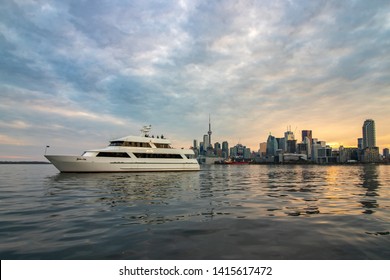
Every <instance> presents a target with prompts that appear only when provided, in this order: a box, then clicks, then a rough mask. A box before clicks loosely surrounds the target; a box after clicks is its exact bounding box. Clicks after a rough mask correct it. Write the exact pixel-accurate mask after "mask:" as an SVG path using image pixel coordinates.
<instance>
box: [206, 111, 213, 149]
mask: <svg viewBox="0 0 390 280" xmlns="http://www.w3.org/2000/svg"><path fill="white" fill-rule="evenodd" d="M207 133H208V135H209V143H210V145H211V143H212V142H211V133H212V132H211V122H210V115H209V131H208V132H207ZM207 148H208V147H207Z"/></svg>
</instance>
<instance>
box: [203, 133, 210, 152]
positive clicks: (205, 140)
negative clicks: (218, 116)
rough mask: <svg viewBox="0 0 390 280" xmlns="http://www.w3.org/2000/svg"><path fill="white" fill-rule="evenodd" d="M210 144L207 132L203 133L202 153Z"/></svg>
mask: <svg viewBox="0 0 390 280" xmlns="http://www.w3.org/2000/svg"><path fill="white" fill-rule="evenodd" d="M209 146H210V142H209V136H208V135H207V134H205V135H203V153H204V154H206V153H207V149H208V147H209Z"/></svg>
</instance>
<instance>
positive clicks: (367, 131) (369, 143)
mask: <svg viewBox="0 0 390 280" xmlns="http://www.w3.org/2000/svg"><path fill="white" fill-rule="evenodd" d="M367 126H368V127H369V128H367ZM210 127H211V124H210V122H209V130H208V132H207V133H208V134H209V135H211V133H212V131H211V128H210ZM296 132H297V131H296V129H295V131H292V129H291V126H287V128H286V130H285V131H284V132H283V133H282V134H278V135H275V134H273V133H271V132H270V133H269V135H268V138H267V139H265V140H264V141H260V142H259V143H258V147H257V149H256V148H255V149H251V150H252V151H253V152H257V151H258V150H259V149H260V145H261V144H263V143H264V144H266V143H267V142H268V141H267V140H268V139H269V137H271V136H272V137H273V138H275V139H279V138H280V137H282V138H285V139H286V141H287V140H295V141H296V144H298V143H304V142H306V141H307V140H309V142H310V143H311V142H312V140H316V141H322V142H325V143H326V145H327V146H330V147H332V148H333V149H336V150H338V149H339V148H340V147H344V148H350V147H354V148H358V147H359V140H360V139H361V141H362V147H361V149H364V148H367V147H368V148H373V147H377V148H379V150H380V151H381V150H382V151H383V149H386V148H387V149H388V147H379V146H377V145H376V140H375V139H376V129H375V120H373V119H366V120H364V122H363V126H362V127H361V132H362V133H361V135H358V136H357V137H356V138H355V144H354V145H343V144H340V143H339V142H336V143H337V145H336V144H335V142H332V143H330V142H328V141H326V139H321V138H318V137H315V136H314V137H313V130H311V129H303V130H300V131H299V132H300V133H296ZM299 135H301V137H300V136H299ZM207 136H208V135H207V134H204V135H203V142H202V141H200V142H199V141H198V139H196V138H195V139H194V140H193V143H198V144H197V146H196V148H199V147H200V145H203V147H204V139H205V137H207ZM278 136H280V137H278ZM305 138H308V139H305ZM300 139H301V140H300ZM206 141H207V142H206V146H209V145H211V146H212V147H214V144H217V143H218V144H221V143H223V142H228V143H229V145H237V144H241V145H245V141H244V142H243V141H240V142H237V143H230V142H229V141H227V140H226V139H225V140H224V139H219V140H218V141H215V142H214V143H210V141H209V139H207V140H206ZM275 141H276V140H275ZM286 148H287V147H286ZM380 153H381V152H380Z"/></svg>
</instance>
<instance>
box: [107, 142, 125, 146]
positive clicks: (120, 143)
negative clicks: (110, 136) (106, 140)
mask: <svg viewBox="0 0 390 280" xmlns="http://www.w3.org/2000/svg"><path fill="white" fill-rule="evenodd" d="M123 145H124V141H111V143H110V146H123Z"/></svg>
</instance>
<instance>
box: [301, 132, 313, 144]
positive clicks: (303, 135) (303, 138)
mask: <svg viewBox="0 0 390 280" xmlns="http://www.w3.org/2000/svg"><path fill="white" fill-rule="evenodd" d="M306 137H307V138H308V139H309V140H310V142H309V143H310V144H311V143H312V140H313V133H312V131H311V130H302V142H305V138H306Z"/></svg>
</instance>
